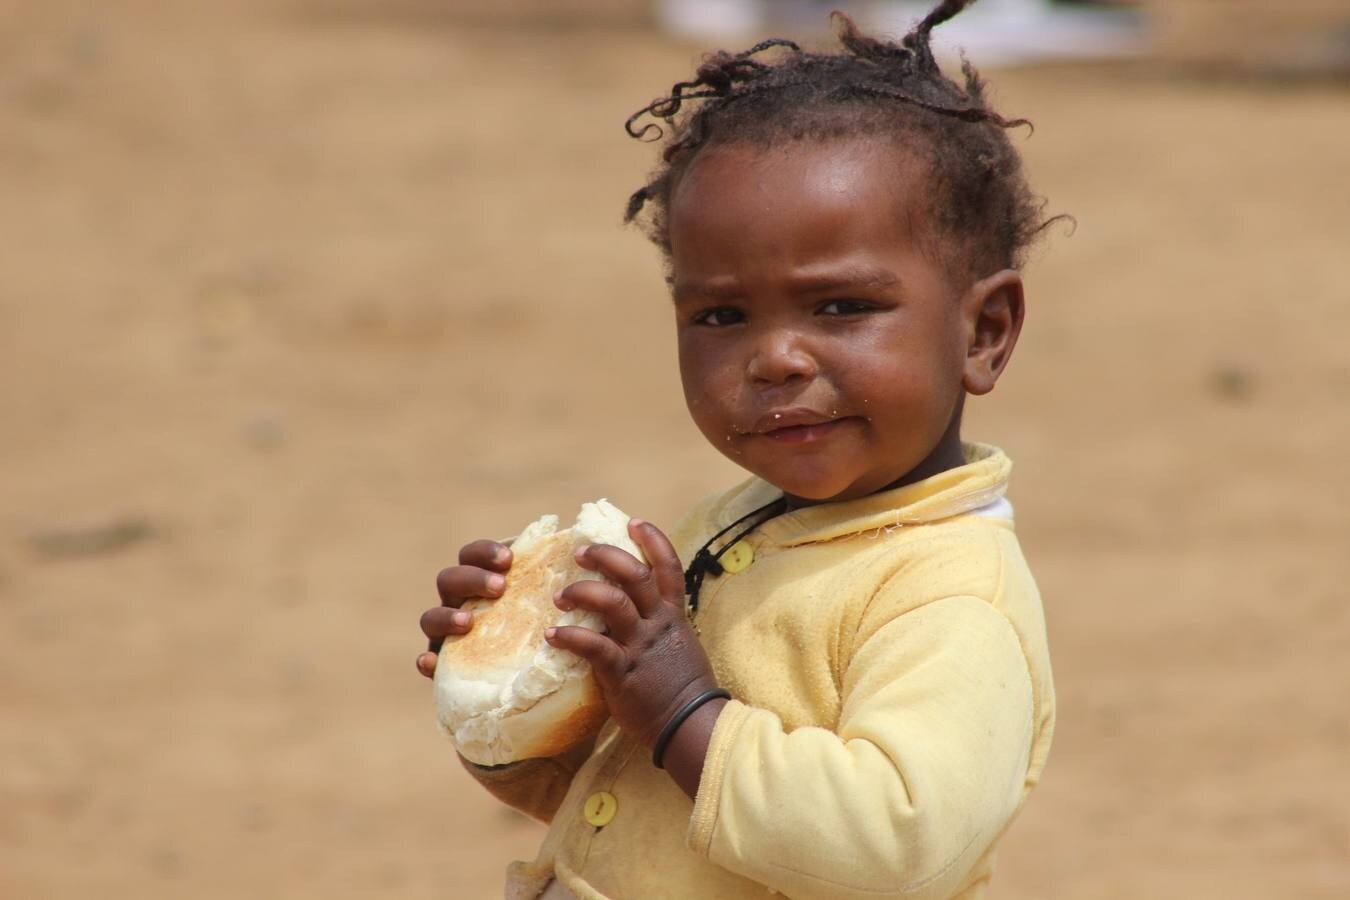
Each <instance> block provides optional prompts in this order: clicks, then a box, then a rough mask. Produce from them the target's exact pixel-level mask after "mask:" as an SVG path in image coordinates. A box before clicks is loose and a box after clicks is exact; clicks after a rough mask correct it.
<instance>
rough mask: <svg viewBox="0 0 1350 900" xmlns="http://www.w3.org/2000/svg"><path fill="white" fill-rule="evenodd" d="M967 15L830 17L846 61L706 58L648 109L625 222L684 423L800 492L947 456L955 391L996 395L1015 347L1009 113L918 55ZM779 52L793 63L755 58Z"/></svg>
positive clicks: (946, 460) (1023, 214)
mask: <svg viewBox="0 0 1350 900" xmlns="http://www.w3.org/2000/svg"><path fill="white" fill-rule="evenodd" d="M966 5H967V3H966V2H953V0H947V2H943V3H941V4H940V5H939V6H938V7H937V8H936V9H935V10H934V11H933V12H932V13H930V14H929V15H928V16H927V17H926V18H925V19H924V20H923V21H922V22H921V23H920V24H919V25H918V26H917V27H916V29H915V30H914V31H913V32H911V33H910V34H909V35H907V36H906V37H905V39H904V40H903V41H902V42H901V43H899V44H892V43H886V42H882V41H877V40H874V39H871V38H868V37H864V36H862V35H860V34H859V33H858V32H857V31H856V29H854V27H853V25H852V23H851V22H849V21H848V20H847V19H846V18H843V19H842V29H841V32H842V33H841V39H842V42H843V45H844V49H845V52H843V53H839V54H814V53H805V52H802V51H800V50H798V49H797V48H796V46H795V45H791V44H789V43H788V42H782V41H776V42H775V41H766V42H764V43H763V44H760V45H758V46H757V47H754V48H751V50H749V51H746V52H745V53H741V54H736V55H731V54H727V53H718V54H715V55H713V56H712V57H710V58H709V59H708V60H707V61H706V62H705V63H704V64H703V65H702V66H701V67H700V68H699V70H698V77H697V78H696V79H695V80H694V81H692V82H683V83H681V84H678V85H676V86H675V89H674V91H673V93H672V94H671V96H670V97H668V98H663V99H661V100H657V101H655V102H653V103H652V104H651V105H650V106H648V107H647V108H646V109H644V110H643V111H642V113H650V114H652V115H654V116H656V117H658V118H661V119H663V120H665V121H666V123H667V124H668V125H670V126H671V128H672V133H671V135H670V137H669V139H668V141H667V144H666V147H665V150H664V153H663V157H662V158H663V165H662V167H661V168H660V169H658V171H657V172H656V173H655V174H654V176H653V177H652V179H651V180H650V182H649V183H648V184H647V185H646V186H644V187H643V188H642V189H640V190H639V191H637V192H636V193H635V194H634V195H633V197H632V199H631V201H630V204H629V209H628V217H629V218H630V219H631V218H633V217H635V216H636V215H637V214H638V213H639V212H641V211H642V209H643V207H644V206H646V205H648V204H650V206H651V213H652V215H651V217H650V220H649V229H650V233H651V235H652V237H653V239H654V241H655V242H656V243H657V245H658V246H659V247H661V249H662V250H663V252H664V253H665V255H666V259H667V263H668V265H669V272H670V280H671V285H672V290H673V293H674V298H675V307H676V314H677V324H678V331H679V345H680V367H681V373H682V376H683V381H684V387H685V396H686V399H687V401H688V404H689V409H690V412H691V414H692V415H693V418H694V420H695V422H696V423H697V424H698V426H699V428H700V429H701V430H702V431H703V433H704V435H705V436H706V437H707V438H708V439H709V440H710V441H711V442H712V443H713V444H714V445H715V446H717V447H718V449H719V450H721V451H722V452H724V453H726V454H727V455H728V456H729V457H731V458H732V459H734V460H736V461H737V462H738V463H740V464H741V465H743V466H744V467H746V468H747V469H749V470H750V471H752V472H754V473H755V474H757V475H760V476H761V477H763V478H765V479H766V480H768V481H770V482H772V483H773V484H775V485H777V486H778V487H780V488H782V489H783V490H784V491H785V492H787V493H789V494H792V495H794V496H796V497H799V498H803V499H809V500H826V499H847V498H851V497H857V496H862V495H865V494H868V493H871V492H873V491H876V490H878V489H880V488H883V487H886V486H887V485H890V484H893V483H896V482H897V481H901V480H906V481H907V480H913V479H914V478H917V477H921V476H922V475H926V474H931V473H932V472H936V471H941V470H942V469H944V468H947V467H950V466H952V465H959V464H960V462H961V457H960V447H959V429H960V415H961V408H962V402H963V398H964V395H965V393H966V392H970V393H977V394H981V393H985V392H987V391H989V390H991V389H992V388H993V386H994V382H995V381H996V380H997V378H998V375H999V374H1000V373H1001V371H1002V369H1003V367H1004V366H1005V365H1006V363H1007V360H1008V357H1009V355H1010V354H1011V351H1012V348H1013V345H1014V344H1015V342H1016V339H1017V333H1018V331H1019V329H1020V326H1021V321H1022V305H1023V304H1022V287H1021V279H1020V277H1019V276H1018V274H1017V271H1016V269H1017V266H1018V265H1019V264H1020V261H1021V260H1020V257H1021V254H1022V251H1023V250H1024V249H1025V248H1026V246H1027V245H1028V244H1029V243H1030V241H1031V239H1032V238H1033V237H1034V235H1035V234H1036V232H1037V231H1038V230H1039V229H1040V227H1041V223H1040V221H1039V219H1040V215H1039V213H1040V207H1039V205H1038V204H1037V203H1036V201H1035V198H1034V196H1033V195H1032V193H1031V191H1030V189H1029V187H1028V186H1027V184H1026V181H1025V179H1024V178H1023V175H1022V172H1021V162H1020V159H1019V158H1018V156H1017V153H1016V151H1015V150H1013V148H1012V146H1011V144H1010V143H1009V141H1008V139H1007V137H1006V135H1005V134H1004V129H1005V128H1007V127H1009V126H1010V125H1013V124H1016V123H1015V122H1009V121H1007V120H1004V119H1003V118H1001V117H1000V116H998V115H997V114H996V113H994V112H993V111H992V110H990V109H989V108H988V107H987V105H986V104H985V101H984V97H983V92H982V84H981V82H980V81H979V79H978V77H977V76H976V75H975V73H974V71H973V70H972V69H970V67H969V66H967V67H965V75H966V78H965V86H964V87H961V86H958V85H957V84H956V83H954V82H952V81H950V80H948V79H946V78H945V77H944V76H943V75H942V74H941V72H940V71H939V69H938V67H937V64H936V62H935V61H934V59H933V56H932V52H931V50H930V49H929V44H928V35H929V31H930V30H931V29H932V27H933V26H934V25H936V24H937V23H939V22H941V21H944V20H945V19H947V18H950V17H951V16H952V15H953V14H955V13H956V12H957V11H959V10H960V9H961V8H963V7H964V6H966ZM775 46H779V47H785V48H787V49H788V51H789V52H787V53H786V54H785V55H783V56H782V57H781V58H779V59H778V60H777V61H776V62H774V63H767V62H764V61H762V60H761V59H758V58H756V57H757V56H758V54H760V53H761V52H763V51H764V50H766V49H769V48H771V47H775ZM690 99H698V100H701V101H702V105H701V106H700V107H699V108H697V109H696V110H695V111H693V112H692V113H686V114H685V115H683V116H678V114H679V113H680V111H681V106H682V105H683V104H684V103H685V102H686V101H688V100H690ZM642 113H639V115H641V114H642ZM677 116H678V117H677ZM636 119H637V116H635V117H634V119H632V120H630V122H629V130H630V133H633V134H635V135H640V134H642V133H643V131H639V130H635V128H634V121H635V120H636ZM651 127H653V126H650V125H649V126H647V128H651ZM644 131H645V129H644Z"/></svg>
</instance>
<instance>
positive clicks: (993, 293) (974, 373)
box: [961, 269, 1025, 395]
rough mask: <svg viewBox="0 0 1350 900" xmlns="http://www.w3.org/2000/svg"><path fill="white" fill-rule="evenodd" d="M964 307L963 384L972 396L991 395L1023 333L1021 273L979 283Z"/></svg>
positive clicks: (997, 275) (1010, 272)
mask: <svg viewBox="0 0 1350 900" xmlns="http://www.w3.org/2000/svg"><path fill="white" fill-rule="evenodd" d="M961 307H962V313H963V314H964V318H965V323H966V333H967V335H968V336H969V337H968V341H967V344H966V364H965V369H964V371H963V373H962V383H963V384H964V385H965V388H966V390H967V391H969V392H970V393H972V394H976V395H979V394H987V393H989V392H990V391H992V390H993V389H994V384H995V382H997V381H998V377H999V376H1000V375H1002V374H1003V370H1004V369H1005V368H1006V367H1007V365H1008V359H1009V357H1011V356H1012V352H1013V347H1015V346H1016V345H1017V336H1018V335H1019V334H1021V332H1022V317H1023V315H1024V314H1025V303H1024V302H1023V296H1022V275H1021V273H1019V272H1017V271H1016V270H1014V269H1004V270H1003V271H1001V272H996V273H994V274H993V275H990V276H989V277H988V278H985V279H982V280H980V281H977V282H975V283H974V284H973V285H971V286H970V290H969V291H967V292H966V296H965V297H964V298H962V301H961Z"/></svg>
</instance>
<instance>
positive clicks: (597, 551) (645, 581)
mask: <svg viewBox="0 0 1350 900" xmlns="http://www.w3.org/2000/svg"><path fill="white" fill-rule="evenodd" d="M575 559H576V561H577V565H579V566H581V567H582V568H583V569H588V570H590V571H592V572H599V573H600V574H601V575H603V576H605V577H606V578H608V579H609V580H610V581H612V582H614V583H615V584H617V585H618V586H619V587H621V588H623V591H624V593H626V594H627V595H628V596H629V597H631V598H632V599H633V603H634V605H636V606H637V610H638V612H639V613H641V614H642V617H643V618H647V617H648V616H651V615H653V614H654V613H656V612H657V611H659V610H660V609H661V607H662V600H661V588H660V587H659V586H658V585H657V583H656V576H654V575H653V574H652V570H651V569H649V568H647V566H645V565H643V563H642V562H640V561H639V560H638V559H637V557H635V556H633V554H631V553H629V552H628V551H626V550H620V549H619V548H618V547H612V546H610V545H609V544H590V545H589V546H586V547H579V548H578V549H577V552H576V556H575Z"/></svg>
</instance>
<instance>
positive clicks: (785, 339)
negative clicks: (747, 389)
mask: <svg viewBox="0 0 1350 900" xmlns="http://www.w3.org/2000/svg"><path fill="white" fill-rule="evenodd" d="M817 371H818V367H817V365H816V360H815V357H813V356H812V355H811V354H810V353H809V352H808V351H807V348H806V347H804V346H803V345H802V343H801V341H799V340H798V339H797V338H796V336H795V335H792V334H787V333H783V332H776V333H773V334H769V335H765V336H764V337H763V338H762V339H761V340H760V341H759V342H758V343H757V344H756V345H755V348H754V353H753V355H752V356H751V357H750V364H749V365H748V366H747V367H746V374H747V375H748V376H749V377H750V380H751V381H753V382H755V383H756V384H760V385H764V386H766V387H767V386H771V385H779V384H789V383H791V382H794V381H810V380H811V379H812V378H815V377H816V372H817Z"/></svg>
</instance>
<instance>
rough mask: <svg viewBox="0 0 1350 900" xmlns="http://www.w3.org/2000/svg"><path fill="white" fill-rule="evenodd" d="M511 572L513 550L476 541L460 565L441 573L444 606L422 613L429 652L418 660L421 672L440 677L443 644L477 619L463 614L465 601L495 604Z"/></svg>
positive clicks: (466, 549)
mask: <svg viewBox="0 0 1350 900" xmlns="http://www.w3.org/2000/svg"><path fill="white" fill-rule="evenodd" d="M510 568H511V550H510V548H508V547H507V546H506V545H505V544H501V543H498V542H497V541H474V542H473V543H471V544H465V545H464V546H463V547H461V548H460V551H459V565H457V566H451V567H450V568H448V569H443V570H441V573H440V574H439V575H437V576H436V590H438V591H440V594H441V605H440V606H438V607H436V608H435V609H429V610H427V611H426V612H424V613H422V633H423V634H425V635H426V636H427V638H428V643H427V650H426V652H425V653H423V654H422V655H420V656H418V657H417V671H419V672H421V673H422V674H423V675H425V676H427V677H428V678H430V677H432V676H433V675H434V674H435V673H436V658H437V655H438V654H439V653H440V649H441V642H443V641H444V640H445V639H446V638H447V637H448V636H450V635H452V634H467V633H468V632H469V629H470V628H472V627H473V615H472V614H471V613H469V612H466V611H464V610H461V609H460V608H459V607H460V604H462V603H463V602H464V601H465V600H473V599H488V600H495V599H497V598H498V597H500V596H501V595H502V592H503V591H504V590H506V572H507V570H508V569H510Z"/></svg>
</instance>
